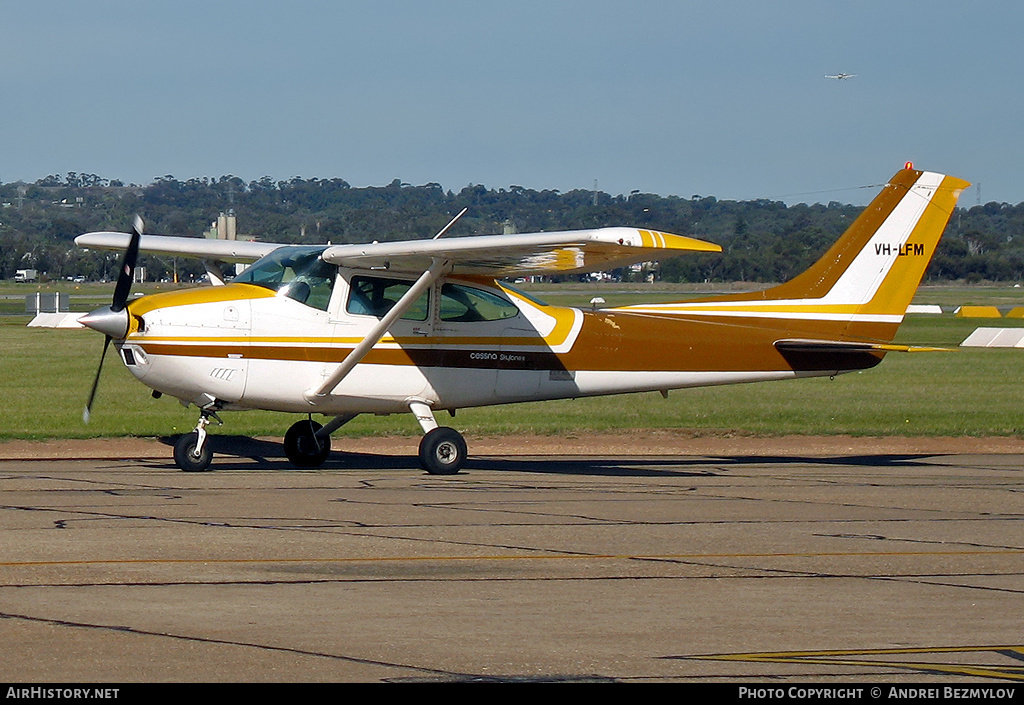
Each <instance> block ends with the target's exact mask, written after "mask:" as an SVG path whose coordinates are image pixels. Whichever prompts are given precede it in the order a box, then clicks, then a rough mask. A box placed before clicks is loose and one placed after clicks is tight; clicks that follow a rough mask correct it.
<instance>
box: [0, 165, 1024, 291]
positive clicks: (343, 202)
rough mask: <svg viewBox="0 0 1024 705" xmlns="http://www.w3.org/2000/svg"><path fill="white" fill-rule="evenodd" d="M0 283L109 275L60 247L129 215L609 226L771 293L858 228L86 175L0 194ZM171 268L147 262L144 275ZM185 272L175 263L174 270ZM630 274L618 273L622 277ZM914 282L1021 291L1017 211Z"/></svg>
mask: <svg viewBox="0 0 1024 705" xmlns="http://www.w3.org/2000/svg"><path fill="white" fill-rule="evenodd" d="M0 202H2V204H3V208H2V210H0V278H11V277H13V275H14V271H15V269H20V268H23V267H33V268H36V269H39V270H40V271H41V272H46V273H47V274H48V275H49V276H50V277H51V278H54V277H62V276H72V275H81V276H87V277H90V278H101V277H103V276H104V274H105V273H106V274H109V270H110V266H111V265H110V259H109V254H104V253H83V252H82V251H80V250H78V248H76V247H74V245H73V243H72V240H73V238H74V237H75V236H76V235H78V234H80V233H83V232H88V231H91V230H124V229H125V228H127V226H128V223H130V222H131V217H132V215H133V214H134V213H139V214H141V215H142V216H143V217H144V218H145V220H146V229H147V231H148V232H154V233H165V234H176V235H191V236H199V235H201V233H202V232H203V231H204V230H206V229H207V228H209V226H210V223H211V222H212V221H214V220H215V219H216V217H217V215H218V214H219V213H221V212H224V211H228V210H232V209H233V210H234V211H235V213H236V214H237V218H238V232H240V233H244V234H248V235H252V236H254V237H256V238H257V239H260V240H268V241H275V242H328V241H330V242H333V243H342V242H361V241H369V240H392V239H405V238H428V237H431V236H433V234H434V233H436V232H437V231H438V230H439V229H440V228H441V227H443V226H444V224H445V223H446V222H447V221H448V220H449V218H450V217H451V216H452V215H453V214H455V213H457V212H458V211H459V210H461V209H462V208H463V207H468V208H469V211H468V213H467V214H466V216H465V217H464V218H463V219H462V220H461V221H460V222H459V223H458V224H457V225H456V227H455V228H454V229H453V231H452V232H451V233H450V235H449V236H451V237H454V236H458V235H465V234H485V233H500V232H503V231H504V230H506V229H513V230H514V231H518V232H536V231H543V230H548V231H550V230H567V229H576V228H592V227H601V226H610V225H630V226H636V227H646V228H652V229H657V230H663V231H666V232H672V233H677V234H680V235H690V236H693V237H698V238H701V239H707V240H711V241H714V242H717V243H719V244H721V245H722V247H723V250H724V251H723V253H722V254H720V255H697V256H685V257H678V258H672V259H668V260H665V261H663V262H661V263H660V266H659V267H658V272H659V276H660V278H662V279H664V280H668V281H705V280H707V281H748V282H777V281H783V280H786V279H788V278H790V277H792V276H793V275H794V274H796V273H798V272H799V271H801V270H803V269H804V268H806V267H807V266H809V265H810V264H811V263H812V262H813V261H814V260H815V259H816V258H817V257H819V256H820V255H821V254H822V253H823V252H824V251H825V249H826V248H827V247H828V246H829V245H830V244H831V243H832V242H833V241H834V240H835V239H836V238H837V237H838V236H839V234H840V233H841V232H842V231H843V230H845V229H846V227H847V226H848V225H849V224H850V223H851V222H852V221H853V219H855V218H856V217H857V215H858V214H859V212H860V210H861V209H860V208H859V207H855V206H849V205H843V204H840V203H835V202H833V203H829V204H827V205H822V204H814V205H808V204H803V203H800V204H795V205H791V206H787V205H786V204H785V203H782V202H780V201H770V200H765V199H759V200H753V201H720V200H718V199H716V198H714V197H701V196H693V197H692V198H681V197H679V196H658V195H654V194H648V193H641V192H639V191H633V192H631V193H630V194H628V195H618V196H612V195H609V194H606V193H601V192H596V193H595V192H594V191H585V190H573V191H569V192H566V193H561V192H559V191H557V190H551V189H544V190H540V191H537V190H533V189H527V188H523V187H522V186H515V185H513V186H510V187H508V188H498V189H494V188H487V187H485V186H483V185H479V184H470V185H468V186H466V187H464V188H462V189H461V190H459V191H458V192H453V191H451V190H448V191H446V190H444V189H443V188H442V187H441V185H440V184H437V183H427V184H423V185H419V186H414V185H410V184H407V183H404V182H402V181H400V180H398V179H395V180H394V181H392V182H391V183H389V184H387V185H386V186H368V187H353V186H352V185H350V184H349V183H348V182H346V181H344V180H343V179H340V178H333V179H316V178H313V179H306V178H299V177H295V178H292V179H289V180H287V181H274V180H273V179H271V178H270V177H263V178H261V179H259V180H257V181H251V182H248V183H246V182H245V181H244V180H242V179H240V178H238V177H236V176H231V175H227V176H221V177H219V178H216V179H214V178H208V177H203V178H193V179H188V180H185V181H181V180H179V179H177V178H175V177H174V176H172V175H166V176H161V177H158V178H156V179H154V181H153V183H151V184H148V185H146V186H139V185H134V184H124V183H123V182H121V181H118V180H114V179H107V178H103V177H100V176H97V175H95V174H79V173H75V172H71V173H68V174H67V175H65V176H63V177H61V176H57V175H53V176H47V177H46V178H44V179H40V180H39V181H37V182H35V183H32V184H26V183H20V182H19V183H8V184H0ZM171 266H173V265H172V263H168V262H162V261H159V260H156V259H155V258H148V262H147V267H148V268H149V270H150V273H151V275H153V274H158V275H159V274H160V273H165V272H166V270H167V269H168V268H169V267H171ZM182 266H184V265H182ZM624 274H625V275H626V276H629V273H624ZM927 277H928V278H929V279H932V280H952V279H968V280H981V279H990V280H1014V281H1016V280H1021V279H1024V203H1022V204H1018V205H1016V206H1014V205H1010V204H1006V203H989V204H986V205H983V206H975V207H972V208H960V209H958V210H957V212H956V213H954V215H953V218H952V220H951V221H950V225H949V227H948V228H947V231H946V234H945V236H944V238H943V241H942V242H941V244H940V247H939V251H938V253H937V254H936V256H935V259H934V261H933V263H932V266H931V268H930V269H929V271H928V274H927Z"/></svg>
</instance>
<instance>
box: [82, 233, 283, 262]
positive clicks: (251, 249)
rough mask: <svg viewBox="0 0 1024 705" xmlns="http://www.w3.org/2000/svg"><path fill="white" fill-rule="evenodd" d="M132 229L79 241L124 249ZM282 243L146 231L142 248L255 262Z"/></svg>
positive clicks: (84, 244) (172, 254)
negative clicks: (150, 233)
mask: <svg viewBox="0 0 1024 705" xmlns="http://www.w3.org/2000/svg"><path fill="white" fill-rule="evenodd" d="M130 237H131V236H130V235H129V234H128V233H113V232H95V233H86V234H85V235H79V236H78V237H76V238H75V244H76V245H78V246H79V247H91V248H94V249H97V250H124V249H125V248H127V247H128V240H129V238H130ZM279 247H281V245H280V244H278V243H273V242H249V241H246V240H210V239H207V238H201V237H175V236H171V235H143V236H142V239H141V240H140V241H139V251H140V252H146V253H150V254H156V255H168V256H170V257H195V258H198V259H215V260H219V261H221V262H232V263H239V262H241V263H247V262H255V261H256V260H258V259H259V258H260V257H264V256H265V255H269V254H270V253H271V252H273V251H274V250H276V249H277V248H279Z"/></svg>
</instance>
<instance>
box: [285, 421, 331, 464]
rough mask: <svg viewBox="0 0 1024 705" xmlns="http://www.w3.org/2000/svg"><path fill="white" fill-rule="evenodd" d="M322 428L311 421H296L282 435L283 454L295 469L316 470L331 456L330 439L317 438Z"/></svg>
mask: <svg viewBox="0 0 1024 705" xmlns="http://www.w3.org/2000/svg"><path fill="white" fill-rule="evenodd" d="M321 428H323V426H321V425H320V424H318V423H317V422H316V421H313V420H312V419H306V420H303V421H296V422H295V423H294V424H292V427H291V428H289V429H288V433H286V434H284V454H285V455H287V456H288V460H290V461H291V463H292V465H294V466H295V467H297V468H318V467H320V466H321V465H323V464H324V461H326V460H327V456H328V455H330V454H331V438H330V436H328V437H326V438H317V437H316V432H317V431H319V430H320V429H321Z"/></svg>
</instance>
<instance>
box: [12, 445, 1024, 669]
mask: <svg viewBox="0 0 1024 705" xmlns="http://www.w3.org/2000/svg"><path fill="white" fill-rule="evenodd" d="M219 442H220V443H222V444H225V443H227V444H230V442H231V441H230V440H221V441H219ZM371 443H372V441H371ZM242 446H244V447H242ZM242 446H240V447H239V449H238V450H237V452H235V453H234V454H232V452H231V448H227V447H222V448H220V450H221V454H219V455H218V456H217V459H216V461H215V462H216V465H215V467H216V470H215V471H214V472H208V473H194V474H192V473H183V472H179V471H178V470H177V469H175V468H174V466H173V463H172V461H171V460H170V458H169V453H168V452H166V450H165V449H160V450H161V452H159V453H135V454H134V455H135V456H136V457H128V458H127V459H124V458H120V457H117V454H116V453H110V455H111V456H114V457H115V458H116V459H108V458H104V457H89V458H84V459H75V458H62V457H46V454H45V453H43V454H40V455H41V456H42V457H43V458H44V459H30V458H27V457H21V458H19V457H12V456H11V455H8V456H7V459H4V460H0V546H2V552H0V637H2V638H0V650H2V652H3V658H0V681H5V682H8V683H26V682H39V681H44V682H51V683H52V682H78V683H84V682H122V683H127V682H156V681H173V682H190V681H199V682H218V681H228V682H242V681H245V682H253V681H303V682H306V681H334V682H346V681H398V682H402V681H453V680H492V679H493V680H505V679H508V680H616V681H625V682H647V681H660V682H709V681H729V680H736V681H759V680H765V679H769V678H770V679H772V682H774V683H776V684H777V683H781V682H794V683H795V682H801V681H818V682H821V681H835V682H861V681H863V682H879V681H887V682H899V681H906V682H922V681H936V682H939V681H941V682H961V681H963V682H966V681H979V680H981V681H990V682H1008V681H1012V680H1022V679H1024V638H1022V635H1024V470H1022V467H1024V454H1020V453H1013V452H1000V453H994V452H981V451H978V450H977V449H975V450H974V451H973V452H967V451H966V450H965V452H961V453H957V452H941V453H928V452H910V451H908V450H907V448H908V447H909V446H908V445H907V444H901V443H900V442H898V441H894V442H893V444H892V446H891V448H890V449H889V450H888V451H886V450H884V449H880V447H872V448H871V450H870V451H869V452H857V451H853V450H850V449H846V448H843V449H838V450H834V451H832V452H828V451H822V452H814V453H799V452H786V453H773V452H764V451H762V452H749V453H740V452H731V453H718V454H716V453H704V454H685V455H684V454H675V453H674V454H672V455H657V454H648V455H636V454H632V453H621V454H618V455H610V454H607V453H604V454H600V455H584V454H576V455H571V456H569V455H555V454H551V453H539V452H536V453H534V454H529V453H530V452H531V451H530V449H524V448H520V449H519V453H520V454H518V455H513V454H509V453H506V452H501V453H491V454H488V452H487V450H488V449H487V448H486V447H485V448H483V450H482V451H481V452H479V453H478V454H476V455H473V456H472V457H471V459H470V461H469V463H468V465H467V468H466V470H465V471H463V472H462V473H460V474H459V475H456V476H452V477H433V476H429V475H426V474H424V473H423V472H422V471H421V470H419V469H417V468H415V463H414V460H412V459H411V458H410V457H409V455H406V454H397V455H396V454H391V453H388V452H385V451H386V449H381V450H380V451H379V452H361V453H356V454H351V455H339V454H336V455H335V456H332V459H331V460H330V461H329V462H328V465H327V466H325V467H324V468H322V469H319V470H314V471H302V470H295V469H293V468H291V467H290V465H288V463H287V461H286V460H284V459H283V458H282V457H280V453H279V451H277V450H276V446H273V445H272V444H266V445H261V443H260V442H258V441H249V442H246V443H243V444H242ZM473 447H474V446H473V445H471V453H472V452H473ZM477 447H480V446H477ZM492 450H493V449H492ZM51 455H54V456H56V455H59V454H57V453H54V454H51ZM97 455H102V454H97ZM37 457H39V455H37Z"/></svg>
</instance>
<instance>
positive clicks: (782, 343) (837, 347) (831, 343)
mask: <svg viewBox="0 0 1024 705" xmlns="http://www.w3.org/2000/svg"><path fill="white" fill-rule="evenodd" d="M775 347H776V348H777V349H778V350H779V351H786V352H805V353H832V354H836V353H839V354H842V353H849V354H855V353H865V352H953V350H952V348H930V347H922V346H918V345H894V344H892V343H862V342H857V341H852V340H803V339H799V338H789V339H785V340H776V341H775Z"/></svg>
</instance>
